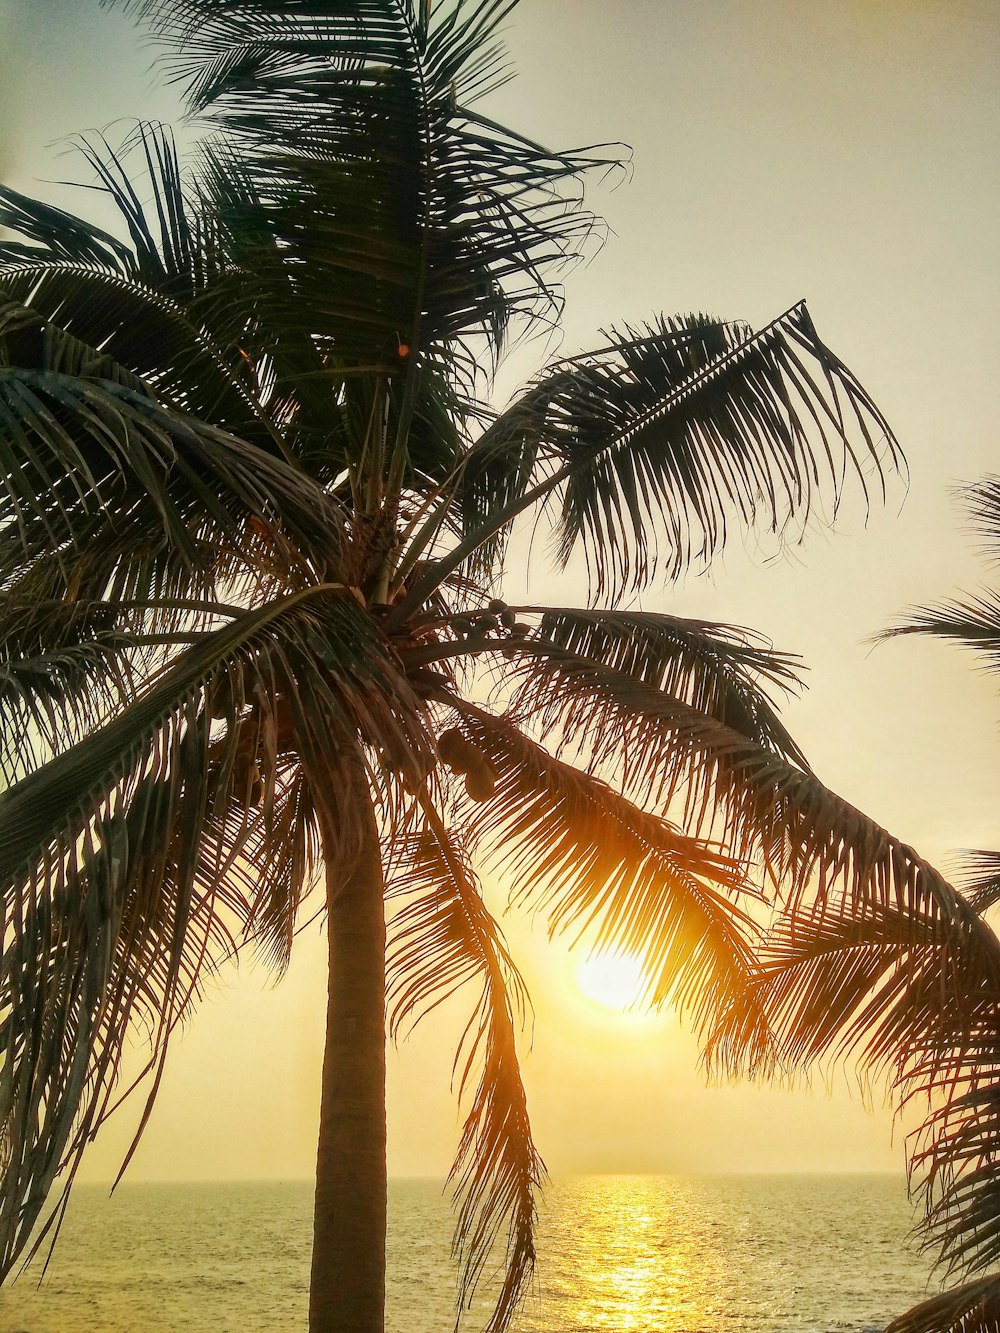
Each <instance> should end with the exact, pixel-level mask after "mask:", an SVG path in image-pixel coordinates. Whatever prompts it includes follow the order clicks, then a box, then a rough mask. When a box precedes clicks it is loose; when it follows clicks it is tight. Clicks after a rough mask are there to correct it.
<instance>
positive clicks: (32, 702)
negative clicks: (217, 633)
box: [0, 593, 142, 783]
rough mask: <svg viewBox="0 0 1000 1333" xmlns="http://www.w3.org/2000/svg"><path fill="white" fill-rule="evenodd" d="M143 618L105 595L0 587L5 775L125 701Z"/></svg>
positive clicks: (136, 673)
mask: <svg viewBox="0 0 1000 1333" xmlns="http://www.w3.org/2000/svg"><path fill="white" fill-rule="evenodd" d="M141 629H142V623H141V618H140V617H138V616H136V615H135V614H134V612H133V613H132V614H131V615H129V614H128V613H124V614H123V609H122V608H121V607H120V606H111V605H109V604H108V603H106V602H84V601H75V602H54V601H41V600H39V599H37V598H24V597H16V596H11V595H10V594H7V593H0V774H2V776H3V778H4V780H5V782H6V783H11V782H13V781H16V779H17V777H18V776H19V775H20V774H21V773H22V772H23V771H24V770H25V768H30V767H33V766H34V765H35V763H36V762H37V756H38V754H39V753H41V754H50V753H51V752H52V751H54V750H56V749H59V748H61V747H62V746H64V745H65V744H67V743H68V742H70V741H71V740H72V739H75V738H76V737H78V736H79V735H80V734H82V733H83V732H85V731H87V730H88V729H89V728H90V727H91V726H93V725H94V724H95V723H96V722H97V721H98V719H99V718H100V717H102V716H105V715H107V713H108V712H110V711H111V710H112V709H114V708H115V707H118V706H122V705H124V703H125V702H126V700H127V699H128V698H129V696H130V693H131V691H132V690H133V689H134V688H135V686H136V684H137V681H138V679H139V678H140V677H141V659H140V660H137V658H138V657H139V654H140V651H141V639H140V637H139V636H140V634H141Z"/></svg>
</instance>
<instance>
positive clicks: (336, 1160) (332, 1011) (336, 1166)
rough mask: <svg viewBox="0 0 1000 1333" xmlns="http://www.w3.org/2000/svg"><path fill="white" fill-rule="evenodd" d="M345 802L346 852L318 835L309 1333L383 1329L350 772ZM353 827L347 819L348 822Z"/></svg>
mask: <svg viewBox="0 0 1000 1333" xmlns="http://www.w3.org/2000/svg"><path fill="white" fill-rule="evenodd" d="M351 782H352V786H351V791H350V794H349V797H348V799H346V800H344V799H343V798H341V799H340V800H339V801H338V805H339V807H340V818H341V820H345V821H346V822H348V823H349V824H350V826H351V829H352V833H354V834H356V835H359V836H360V853H357V848H358V842H357V840H356V838H352V843H353V847H352V854H351V855H350V857H349V859H348V860H347V861H346V862H345V861H344V859H343V857H342V856H340V855H338V852H337V845H336V834H335V831H334V830H330V829H329V828H324V829H323V837H324V856H325V861H326V894H327V913H328V915H327V922H328V936H329V964H330V974H329V996H328V1004H327V1022H326V1048H325V1053H324V1057H323V1087H322V1096H321V1104H320V1124H319V1147H318V1151H317V1158H316V1204H315V1217H314V1233H313V1258H312V1276H311V1283H310V1294H309V1329H310V1333H384V1328H385V1226H386V1161H385V909H384V899H383V879H382V858H381V848H380V844H379V836H378V826H377V824H376V822H375V815H374V812H373V810H372V804H371V797H370V795H369V790H368V783H367V777H366V775H365V773H364V770H363V768H361V766H360V765H359V766H358V768H356V769H355V770H354V772H353V774H352V775H351ZM355 821H356V822H355Z"/></svg>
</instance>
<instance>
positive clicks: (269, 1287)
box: [0, 1175, 934, 1333]
mask: <svg viewBox="0 0 1000 1333" xmlns="http://www.w3.org/2000/svg"><path fill="white" fill-rule="evenodd" d="M310 1213H311V1188H310V1186H309V1184H307V1183H305V1182H295V1183H287V1184H286V1183H272V1182H268V1183H242V1182H241V1183H237V1184H216V1185H205V1184H176V1185H174V1184H171V1185H143V1184H130V1183H126V1184H124V1185H122V1186H120V1187H119V1189H118V1190H117V1191H116V1193H115V1194H114V1196H113V1197H112V1198H110V1199H109V1198H108V1196H107V1192H106V1191H105V1190H103V1189H102V1188H100V1187H98V1186H93V1185H81V1186H78V1187H77V1189H76V1190H75V1191H74V1197H73V1201H72V1203H71V1205H70V1210H69V1213H68V1216H67V1219H66V1223H65V1226H64V1229H63V1234H62V1236H61V1237H60V1241H59V1244H58V1246H57V1248H56V1251H55V1255H54V1257H53V1259H52V1261H51V1264H50V1265H49V1268H48V1271H47V1273H46V1274H45V1276H44V1278H43V1279H42V1281H41V1284H40V1285H39V1275H40V1270H41V1264H40V1263H39V1262H37V1261H36V1263H35V1264H34V1265H33V1266H32V1268H31V1269H29V1270H28V1272H27V1273H26V1274H24V1275H23V1276H21V1277H20V1278H19V1279H18V1280H17V1281H16V1282H15V1283H14V1285H13V1286H11V1287H9V1288H5V1289H4V1290H3V1291H2V1292H0V1333H293V1331H294V1333H301V1330H303V1329H304V1328H305V1326H306V1318H305V1316H306V1281H307V1275H308V1268H309V1244H310V1234H309V1233H310ZM911 1224H912V1213H911V1209H910V1205H909V1204H908V1202H907V1199H906V1193H905V1189H904V1186H903V1183H902V1181H901V1180H900V1179H898V1178H897V1177H895V1176H830V1175H816V1176H729V1177H721V1176H720V1177H698V1178H694V1177H674V1176H588V1177H577V1178H573V1179H566V1180H563V1181H556V1182H553V1183H551V1184H550V1185H549V1187H548V1189H547V1191H546V1197H545V1203H544V1206H543V1211H542V1224H541V1232H540V1247H539V1270H538V1282H537V1291H536V1292H535V1294H534V1295H533V1296H532V1297H531V1298H530V1299H529V1301H528V1303H527V1305H526V1306H525V1309H524V1312H523V1315H522V1317H521V1318H520V1320H519V1322H518V1325H517V1328H518V1333H591V1331H592V1330H593V1331H594V1333H596V1331H597V1330H602V1331H603V1330H635V1331H636V1333H785V1330H788V1331H789V1333H790V1331H791V1330H796V1333H804V1331H806V1330H808V1331H809V1333H833V1331H834V1330H837V1331H838V1333H839V1331H840V1330H853V1331H854V1333H876V1330H880V1329H882V1328H883V1327H884V1325H885V1323H886V1322H887V1320H888V1319H890V1318H891V1317H892V1316H893V1315H896V1314H898V1313H900V1312H901V1311H902V1310H904V1309H906V1308H907V1307H908V1306H909V1305H911V1304H913V1303H914V1302H916V1301H918V1300H920V1299H922V1298H923V1297H924V1296H926V1295H927V1294H928V1293H929V1292H930V1291H931V1290H933V1289H934V1288H933V1286H932V1285H931V1283H930V1275H929V1268H928V1264H927V1261H926V1260H925V1259H922V1258H921V1257H920V1256H919V1255H918V1254H917V1253H916V1250H915V1249H914V1247H913V1245H912V1242H911V1241H910V1240H909V1238H908V1236H909V1230H910V1227H911ZM451 1225H452V1217H451V1212H450V1209H449V1206H448V1203H447V1200H446V1199H444V1198H443V1197H442V1194H441V1188H440V1185H439V1184H437V1183H435V1182H432V1181H414V1180H399V1181H394V1182H393V1183H392V1185H391V1187H390V1225H389V1265H388V1269H389V1272H388V1294H387V1307H388V1310H387V1318H386V1330H387V1333H452V1331H453V1329H454V1308H453V1293H454V1269H453V1267H452V1264H451V1260H450V1258H449V1244H450V1238H451ZM487 1309H488V1306H487V1305H486V1303H485V1302H483V1303H481V1304H479V1305H477V1308H476V1309H474V1310H473V1311H472V1312H471V1313H470V1314H469V1315H467V1316H466V1319H465V1320H464V1321H463V1325H462V1327H463V1328H465V1329H468V1330H469V1333H478V1331H479V1330H481V1328H482V1326H483V1323H484V1322H485V1317H484V1312H485V1311H486V1310H487Z"/></svg>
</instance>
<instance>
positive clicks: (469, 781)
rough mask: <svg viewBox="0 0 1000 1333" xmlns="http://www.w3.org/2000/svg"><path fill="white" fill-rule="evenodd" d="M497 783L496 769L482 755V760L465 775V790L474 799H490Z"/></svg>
mask: <svg viewBox="0 0 1000 1333" xmlns="http://www.w3.org/2000/svg"><path fill="white" fill-rule="evenodd" d="M496 785H497V775H496V770H495V769H494V768H493V767H492V766H491V765H490V764H488V763H487V762H486V760H485V759H483V758H482V756H480V762H479V763H478V764H476V766H475V767H474V768H470V769H469V771H468V773H466V775H465V790H466V791H467V792H468V793H469V796H470V797H471V798H472V800H474V801H488V800H489V799H490V797H491V796H492V795H493V793H494V791H495V790H496Z"/></svg>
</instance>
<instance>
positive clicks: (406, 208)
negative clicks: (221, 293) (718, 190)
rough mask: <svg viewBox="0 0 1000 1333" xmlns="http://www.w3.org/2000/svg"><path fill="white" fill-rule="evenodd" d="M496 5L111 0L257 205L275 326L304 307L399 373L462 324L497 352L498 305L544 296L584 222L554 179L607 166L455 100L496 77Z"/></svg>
mask: <svg viewBox="0 0 1000 1333" xmlns="http://www.w3.org/2000/svg"><path fill="white" fill-rule="evenodd" d="M511 7H512V6H511V4H510V0H485V2H477V3H463V2H461V0H460V3H458V4H456V5H454V6H449V7H442V9H441V10H440V12H438V11H434V13H433V14H432V17H431V22H430V24H429V25H428V24H425V23H424V22H423V21H422V16H421V15H420V14H418V12H417V9H416V7H415V6H414V5H413V4H412V3H411V0H361V2H360V3H358V4H352V5H350V6H345V5H343V4H341V3H338V2H337V0H331V3H328V4H322V5H314V6H311V7H310V9H309V11H308V12H306V11H301V10H299V9H297V8H296V7H290V6H288V5H284V4H280V3H275V4H273V5H265V4H261V5H256V6H255V7H254V9H253V12H252V13H250V12H249V11H247V10H246V9H245V7H242V6H238V5H222V6H220V5H217V4H212V3H207V0H196V2H193V3H189V2H188V0H182V2H180V3H176V2H174V0H163V2H160V3H141V4H126V8H129V9H130V10H132V12H134V13H137V14H139V15H140V16H142V17H144V18H146V19H147V20H148V21H149V22H150V23H151V26H152V27H153V30H154V31H155V32H156V33H157V34H158V36H159V37H160V38H162V39H163V40H164V41H165V42H166V43H167V44H168V46H169V47H171V48H172V49H173V51H174V56H173V57H172V59H173V64H174V72H175V75H176V77H177V78H178V79H180V80H181V81H182V82H183V83H184V85H185V87H186V90H187V94H188V99H189V104H190V105H191V107H192V108H193V109H195V110H197V111H198V112H207V113H208V114H209V116H210V118H211V120H212V122H213V123H214V124H215V125H217V126H218V127H220V129H221V130H222V132H223V134H224V137H226V138H228V139H230V140H231V141H235V142H238V143H239V145H240V150H241V153H242V155H243V157H244V160H245V162H247V163H248V164H249V169H250V171H251V173H252V174H253V175H254V177H255V179H256V181H257V190H258V193H259V194H260V196H261V197H263V198H266V199H267V200H268V204H269V214H270V218H271V225H272V229H273V235H274V236H276V237H280V239H281V247H282V251H281V255H280V260H281V270H282V276H280V277H276V280H275V282H274V283H273V284H272V285H271V288H270V291H271V296H272V298H273V299H272V301H271V306H272V309H275V310H277V309H278V305H277V302H278V300H279V298H280V295H281V289H282V288H283V287H284V286H285V285H286V284H287V279H288V276H289V275H291V276H292V282H293V286H294V293H293V295H294V300H293V302H292V303H291V304H290V305H288V304H286V309H287V316H288V323H289V325H298V324H299V323H300V322H301V321H302V320H303V319H308V321H309V327H310V332H311V333H314V334H317V335H321V336H322V339H323V343H324V345H326V346H328V347H329V348H330V349H331V351H334V353H335V357H336V362H337V364H338V365H340V366H347V367H350V366H355V367H356V366H363V367H366V368H369V369H374V370H376V371H379V372H380V373H382V374H386V375H400V374H404V375H405V376H406V377H407V378H410V377H411V367H412V365H413V364H415V362H416V358H417V354H418V352H420V353H424V354H429V355H433V354H434V352H435V349H441V348H443V347H444V346H445V344H447V343H449V342H450V341H452V340H454V339H456V338H468V337H470V336H472V335H484V336H485V337H486V338H487V339H488V340H489V341H490V342H491V343H492V344H493V345H494V347H496V348H499V345H500V343H501V342H502V339H503V336H504V331H505V329H506V327H507V325H508V323H509V320H510V318H511V316H512V315H514V314H517V313H525V314H531V313H532V312H533V311H538V312H541V313H543V314H545V315H549V316H550V315H551V313H552V307H553V305H557V301H558V297H557V294H556V292H555V290H554V288H553V287H552V286H551V285H550V283H549V280H548V278H547V277H546V276H545V275H546V273H547V271H548V270H550V269H552V268H553V267H554V266H558V265H560V264H562V263H564V262H565V261H566V259H567V258H569V257H572V256H573V255H574V254H575V253H576V252H577V251H578V249H579V245H580V243H581V241H582V240H583V239H584V238H585V236H586V234H587V233H588V232H589V230H590V227H591V218H590V216H589V214H587V213H586V212H584V211H583V210H582V209H580V208H579V206H578V200H576V199H575V198H574V196H573V194H572V193H570V194H567V192H566V190H565V188H564V186H565V185H566V184H567V183H570V184H571V183H572V182H573V181H574V179H575V178H576V177H578V176H579V175H580V174H581V172H583V171H584V170H586V169H587V168H589V167H591V166H595V165H598V166H601V167H602V168H603V167H606V166H607V162H606V160H604V159H602V158H600V157H599V156H598V155H594V154H592V155H588V154H585V153H584V154H558V153H551V152H548V151H546V150H545V149H542V148H540V147H539V146H538V145H536V144H533V143H531V142H530V141H528V140H526V139H523V138H521V137H520V136H518V135H516V134H514V133H512V132H510V131H508V130H505V129H503V128H502V127H500V126H498V125H496V124H494V123H493V122H491V121H489V120H488V119H486V118H485V117H482V116H479V115H477V114H475V113H474V112H471V111H468V110H467V109H466V108H465V106H464V105H463V103H464V101H465V99H466V98H475V97H478V96H481V95H482V93H483V92H484V91H485V90H486V89H488V88H489V86H490V85H491V84H495V82H496V80H497V79H498V78H499V77H502V50H501V48H500V47H499V46H498V44H497V41H496V31H497V27H498V25H499V23H500V22H501V21H502V19H503V17H504V16H505V14H506V13H507V12H508V11H509V9H510V8H511ZM376 143H377V144H378V151H377V152H375V151H373V145H374V144H376ZM274 256H275V251H274V250H273V249H270V248H269V247H267V246H265V247H262V249H261V253H260V258H261V260H262V261H263V262H267V261H268V260H269V259H273V258H274ZM260 272H261V270H260V269H259V268H258V273H260ZM300 274H301V275H308V282H307V283H301V282H299V280H298V276H297V275H300ZM265 280H267V279H266V278H265ZM401 346H405V347H406V348H407V349H408V351H407V353H406V356H401V354H400V350H399V349H400V347H401ZM450 359H451V358H450V355H449V360H450Z"/></svg>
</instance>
